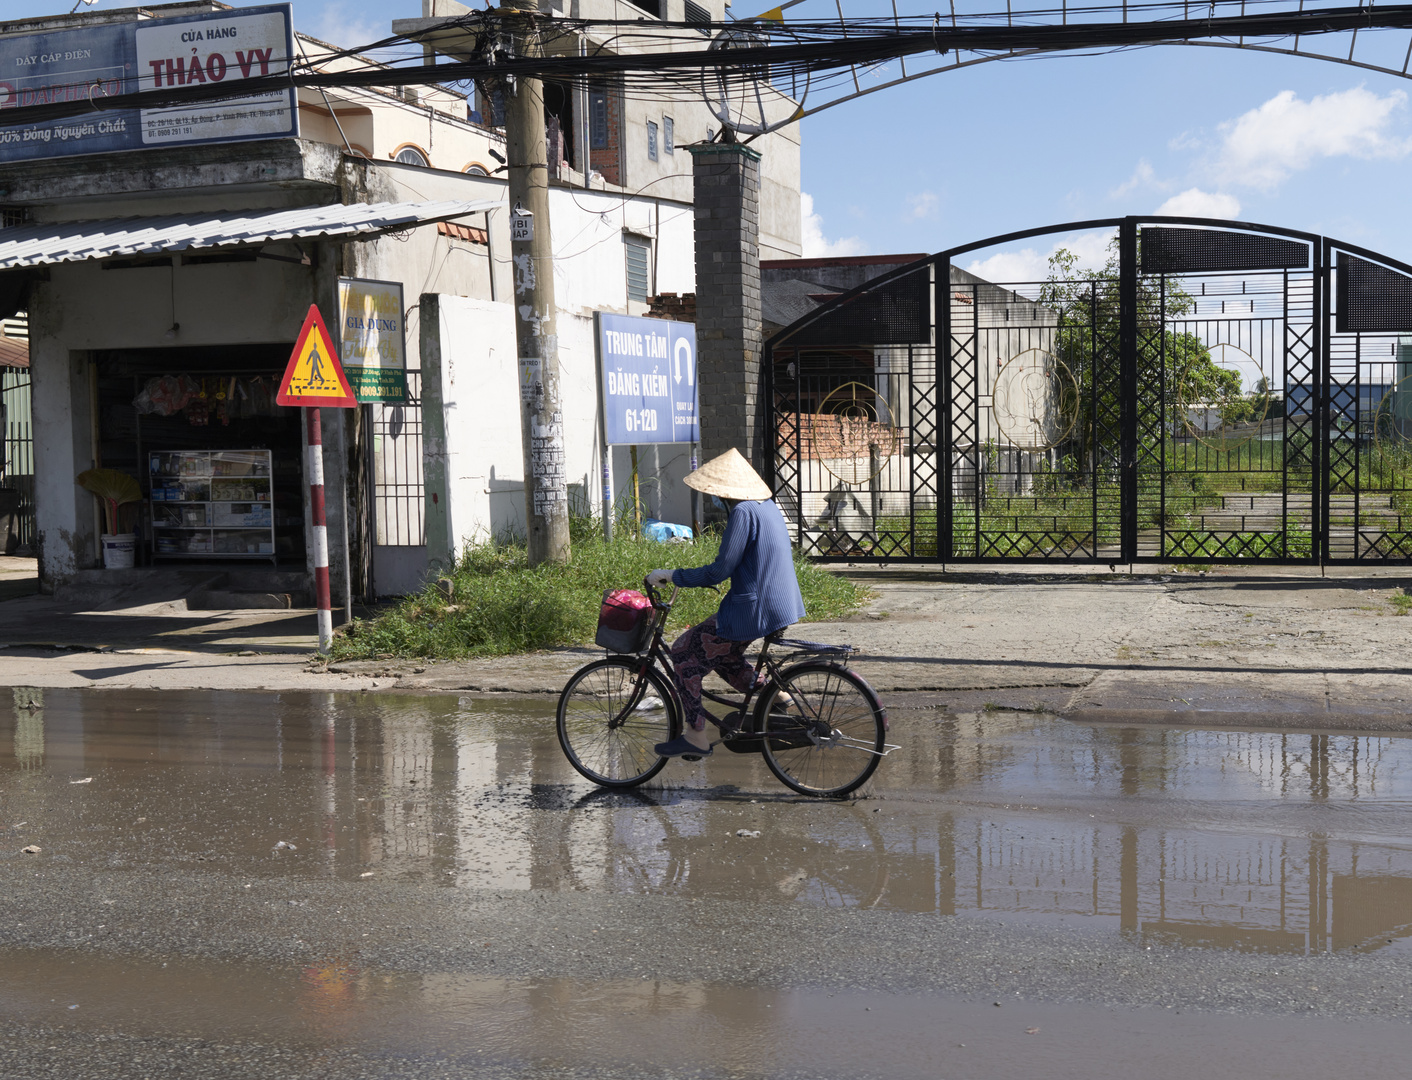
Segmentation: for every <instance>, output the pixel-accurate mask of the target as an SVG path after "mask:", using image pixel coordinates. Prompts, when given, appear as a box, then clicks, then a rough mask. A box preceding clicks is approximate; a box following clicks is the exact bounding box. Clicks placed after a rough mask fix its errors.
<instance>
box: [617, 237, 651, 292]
mask: <svg viewBox="0 0 1412 1080" xmlns="http://www.w3.org/2000/svg"><path fill="white" fill-rule="evenodd" d="M651 246H652V241H650V240H647V239H644V238H643V237H640V236H624V237H623V253H624V255H625V256H626V260H627V267H628V299H629V300H638V301H640V302H641V303H644V304H645V303H647V296H648V294H649V293H650V292H651V291H652V282H651V280H650V278H649V274H648V267H649V266H650V265H651V260H650V259H649V258H648V254H649V251H650V248H651Z"/></svg>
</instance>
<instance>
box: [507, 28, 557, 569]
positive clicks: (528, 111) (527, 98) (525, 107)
mask: <svg viewBox="0 0 1412 1080" xmlns="http://www.w3.org/2000/svg"><path fill="white" fill-rule="evenodd" d="M501 12H502V13H503V14H505V15H506V16H507V17H508V21H509V24H510V31H511V34H512V35H513V40H514V55H515V56H516V57H527V56H540V55H542V54H543V47H542V45H541V42H540V38H539V28H538V26H537V23H538V20H539V4H538V2H537V0H506V4H505V6H504V7H502V8H501ZM504 94H505V144H506V146H505V148H506V152H507V155H508V157H509V161H508V165H509V173H510V207H511V210H510V254H511V256H512V258H513V260H514V279H515V295H514V298H513V301H512V302H513V303H514V306H515V341H516V344H517V345H518V349H519V381H520V430H521V443H522V446H523V449H524V459H525V525H526V532H527V534H528V535H527V539H528V541H529V564H530V565H531V566H538V565H539V564H540V563H544V562H555V563H566V562H568V561H569V495H568V489H567V487H566V486H565V478H564V460H565V459H564V414H563V410H562V409H561V407H560V404H559V335H558V333H557V329H556V322H557V319H556V308H555V304H554V250H553V247H552V244H551V236H550V232H549V151H548V147H547V146H546V145H545V136H544V84H543V83H542V82H541V81H540V80H539V79H532V78H525V77H524V76H515V77H513V78H512V79H508V80H506V82H505V84H504Z"/></svg>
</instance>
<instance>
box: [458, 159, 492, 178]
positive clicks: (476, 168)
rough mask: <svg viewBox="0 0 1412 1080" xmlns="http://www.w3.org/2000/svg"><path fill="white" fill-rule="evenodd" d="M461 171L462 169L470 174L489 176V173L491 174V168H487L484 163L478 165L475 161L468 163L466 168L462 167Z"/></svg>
mask: <svg viewBox="0 0 1412 1080" xmlns="http://www.w3.org/2000/svg"><path fill="white" fill-rule="evenodd" d="M461 171H462V172H463V173H466V174H467V175H468V176H489V175H490V170H489V169H487V168H486V167H485V166H484V165H477V164H476V163H475V162H471V163H470V164H469V165H467V166H466V167H465V168H464V169H462V170H461Z"/></svg>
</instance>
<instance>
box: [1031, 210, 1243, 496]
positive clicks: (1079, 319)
mask: <svg viewBox="0 0 1412 1080" xmlns="http://www.w3.org/2000/svg"><path fill="white" fill-rule="evenodd" d="M1118 283H1119V253H1118V240H1117V237H1116V236H1115V237H1114V238H1113V240H1112V241H1110V242H1109V245H1108V251H1107V258H1106V261H1105V262H1104V265H1103V267H1102V268H1101V269H1098V270H1086V269H1084V268H1082V267H1081V266H1080V263H1079V258H1078V256H1077V255H1076V254H1074V252H1072V251H1070V250H1069V249H1068V248H1059V249H1058V250H1056V251H1055V252H1054V254H1053V255H1051V256H1050V257H1049V277H1048V280H1047V281H1046V283H1045V284H1044V286H1043V287H1042V289H1041V292H1040V302H1041V303H1043V304H1045V305H1046V306H1048V307H1050V308H1052V309H1053V310H1054V311H1055V313H1056V314H1057V316H1058V328H1057V332H1056V334H1055V339H1054V340H1055V353H1056V355H1057V356H1058V358H1059V359H1060V360H1061V361H1062V362H1063V363H1064V364H1065V366H1067V367H1068V369H1069V370H1070V372H1072V373H1073V375H1074V379H1075V382H1076V383H1077V384H1078V387H1079V393H1078V401H1077V402H1076V403H1075V410H1076V412H1077V416H1076V422H1075V423H1074V425H1073V428H1072V434H1071V436H1070V445H1069V446H1067V447H1065V448H1062V452H1063V453H1064V454H1065V456H1071V457H1072V459H1073V460H1074V462H1075V463H1076V466H1077V471H1078V472H1079V473H1080V474H1081V475H1085V476H1086V475H1088V474H1089V473H1090V472H1091V471H1093V470H1101V469H1102V468H1103V465H1104V464H1105V463H1107V462H1115V461H1116V460H1117V457H1118V448H1119V440H1120V438H1121V424H1120V417H1121V409H1122V389H1123V388H1122V385H1121V382H1120V368H1121V364H1120V357H1119V347H1120V306H1119V304H1120V299H1119V286H1118ZM1194 307H1195V301H1194V300H1193V298H1192V297H1191V296H1190V295H1189V294H1188V293H1187V292H1185V291H1184V290H1183V289H1182V288H1181V287H1180V286H1179V285H1177V284H1175V283H1174V282H1173V281H1171V280H1170V279H1166V280H1164V279H1158V278H1146V277H1143V276H1141V275H1139V276H1138V282H1137V313H1138V333H1137V354H1138V355H1137V372H1138V385H1137V407H1138V416H1139V440H1140V441H1151V440H1152V438H1153V436H1154V434H1156V432H1155V431H1154V427H1156V428H1158V429H1160V432H1161V433H1162V434H1168V435H1170V434H1177V433H1180V432H1183V431H1185V430H1187V429H1188V426H1189V420H1188V416H1189V409H1190V408H1191V407H1193V406H1198V405H1205V406H1211V407H1214V408H1216V409H1217V410H1218V412H1219V415H1220V416H1221V418H1222V421H1223V422H1224V423H1228V424H1229V423H1239V422H1241V421H1242V420H1247V419H1250V418H1252V417H1253V416H1254V415H1255V413H1256V411H1257V407H1256V405H1255V403H1254V396H1253V395H1252V396H1251V397H1247V396H1246V395H1244V394H1242V392H1241V380H1240V373H1239V372H1236V371H1231V370H1228V369H1226V368H1223V367H1221V366H1220V365H1218V364H1217V363H1216V362H1215V361H1214V360H1212V358H1211V350H1210V349H1209V348H1208V347H1207V346H1206V344H1205V343H1204V342H1202V340H1201V339H1200V338H1199V337H1197V336H1196V335H1195V334H1191V333H1186V332H1177V331H1173V330H1170V329H1168V325H1169V320H1171V319H1174V318H1180V317H1181V316H1183V315H1187V314H1190V313H1191V311H1192V310H1193V308H1194ZM1265 396H1266V395H1265V394H1264V393H1262V394H1261V395H1260V399H1261V400H1262V401H1263V400H1264V398H1265ZM1159 417H1160V423H1159V424H1158V425H1153V424H1152V423H1150V422H1148V421H1150V420H1151V419H1155V418H1159ZM1157 437H1160V435H1157Z"/></svg>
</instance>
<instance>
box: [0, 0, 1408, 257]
mask: <svg viewBox="0 0 1412 1080" xmlns="http://www.w3.org/2000/svg"><path fill="white" fill-rule="evenodd" d="M74 2H75V0H0V18H3V19H11V18H21V17H24V16H27V15H39V14H53V13H56V12H67V11H69V10H70V9H71V8H73V6H74ZM133 2H134V0H99V2H98V3H97V4H96V5H95V10H101V9H103V8H115V7H120V6H130V5H131V4H132V3H133ZM963 5H965V7H964V9H965V10H986V9H989V8H991V7H993V6H997V5H995V4H993V2H991V0H986V2H984V3H981V2H980V0H977V2H976V3H970V4H968V3H967V0H962V5H958V6H963ZM758 6H759V7H760V8H761V9H762V10H763V9H764V7H766V6H767V5H766V4H765V3H763V2H761V3H759V5H758ZM1017 6H1019V5H1018V4H1017ZM747 7H749V0H735V7H734V8H733V9H732V10H733V12H734V14H736V15H738V16H744V15H746V14H752V13H755V12H754V8H750V10H749V11H747V10H746V8H747ZM897 7H898V10H899V11H900V12H901V13H902V14H903V15H907V14H925V13H927V12H929V11H930V10H933V9H935V7H936V3H935V0H932V2H931V4H930V5H927V4H919V3H918V0H897ZM843 10H844V13H845V15H847V16H850V17H869V16H881V15H886V14H890V12H891V10H892V8H891V2H890V0H882V2H880V3H879V2H876V0H844V2H843ZM294 14H295V25H296V27H298V28H299V29H300V30H303V31H305V32H306V33H310V34H312V35H313V36H315V37H318V38H321V39H323V40H325V41H329V42H332V43H334V44H337V45H344V46H351V45H356V44H361V43H366V42H370V41H374V40H377V39H378V38H380V37H384V36H386V35H387V34H388V33H389V32H390V24H391V21H392V20H393V19H398V18H410V17H416V16H420V15H421V0H294ZM834 14H835V8H834V0H806V2H805V3H803V4H800V5H799V6H797V7H795V8H792V9H791V10H790V11H789V12H787V14H786V17H787V18H789V17H802V18H813V19H820V18H827V17H830V16H833V15H834ZM1363 35H1364V36H1363V37H1361V38H1360V44H1359V49H1360V52H1359V54H1358V55H1359V56H1362V55H1363V52H1362V50H1364V49H1372V50H1374V52H1373V53H1369V55H1370V56H1371V55H1375V54H1376V55H1378V56H1380V57H1381V58H1383V59H1387V58H1392V59H1393V62H1394V63H1395V65H1396V66H1399V67H1400V66H1401V63H1402V60H1403V56H1404V53H1406V51H1407V49H1408V45H1409V40H1410V39H1412V35H1409V33H1408V32H1406V31H1402V32H1396V31H1391V32H1387V33H1383V34H1376V35H1374V34H1370V33H1369V32H1368V31H1364V32H1363ZM887 77H888V76H887V75H886V74H885V73H879V72H872V73H864V74H863V76H862V85H863V86H864V87H865V88H866V86H867V85H869V84H870V80H871V82H872V83H876V82H878V81H885V80H886V78H887ZM1409 93H1412V81H1409V80H1407V79H1403V78H1399V77H1396V76H1389V75H1383V74H1380V73H1377V72H1371V71H1366V70H1360V69H1357V68H1353V67H1349V66H1345V65H1340V64H1333V63H1329V62H1326V61H1320V60H1313V59H1305V58H1297V57H1287V56H1271V55H1264V54H1259V53H1253V52H1249V51H1244V50H1236V49H1218V48H1197V47H1190V46H1186V47H1183V46H1176V47H1172V46H1168V47H1155V48H1149V49H1143V50H1137V51H1132V52H1126V53H1117V54H1108V55H1099V56H1084V57H1077V56H1071V57H1053V58H1043V59H1031V60H1024V61H1005V62H997V63H988V64H981V65H978V66H976V67H972V68H966V69H962V70H959V71H953V72H948V73H944V74H940V75H936V76H932V77H929V78H926V79H920V80H917V81H915V82H913V83H910V84H907V85H904V86H900V87H894V88H891V89H888V90H883V91H880V92H878V93H875V94H872V95H869V96H865V97H861V98H859V99H857V100H855V101H851V102H846V103H844V104H841V105H838V106H836V107H833V108H830V109H827V110H825V111H823V112H821V113H819V114H818V115H817V116H814V117H810V118H808V119H806V120H805V121H804V122H803V130H802V145H803V181H802V185H801V186H802V190H803V192H804V200H803V209H804V216H803V228H804V245H805V252H804V254H805V255H806V256H819V255H830V254H838V255H852V254H896V253H923V252H926V253H930V252H935V251H941V250H944V249H946V248H949V247H953V246H959V245H963V244H969V243H973V242H976V241H979V240H983V239H985V238H987V237H990V236H996V235H999V234H1004V233H1008V232H1015V231H1019V230H1022V229H1030V228H1037V227H1041V226H1047V225H1052V224H1059V223H1063V222H1071V221H1080V220H1084V219H1091V218H1099V217H1112V216H1120V215H1124V214H1149V213H1170V214H1190V215H1195V216H1209V217H1222V218H1235V219H1239V220H1243V221H1253V222H1260V223H1264V224H1269V225H1278V226H1284V227H1289V228H1295V229H1302V230H1307V231H1310V232H1316V233H1321V234H1323V235H1326V236H1332V237H1336V238H1337V239H1340V240H1344V241H1346V242H1349V243H1353V244H1357V245H1360V246H1363V247H1367V248H1370V249H1372V250H1374V251H1377V252H1381V253H1383V254H1386V255H1388V256H1391V257H1392V258H1395V259H1400V260H1403V261H1407V262H1412V215H1410V214H1409V212H1408V198H1409V192H1412V184H1409V183H1408V180H1409V179H1412V105H1409V100H1408V99H1409ZM818 101H819V99H818V97H817V96H815V97H814V99H813V100H807V99H806V102H805V104H806V106H807V105H811V104H816V103H818ZM1060 242H1062V243H1063V244H1065V245H1066V246H1068V247H1070V248H1071V249H1072V250H1074V251H1076V252H1077V253H1078V254H1079V255H1080V257H1081V259H1082V260H1083V261H1084V262H1085V263H1086V264H1088V265H1097V264H1099V263H1101V262H1102V258H1103V248H1104V245H1105V243H1106V237H1104V236H1102V235H1093V234H1087V235H1075V234H1068V233H1065V234H1060V235H1059V236H1058V238H1057V239H1056V238H1053V237H1045V238H1040V239H1035V240H1032V241H1028V242H1026V243H1020V244H1009V245H1002V246H1000V247H998V248H991V249H986V250H983V251H977V252H976V253H974V254H972V255H968V256H965V257H962V258H959V259H958V260H957V261H958V262H959V263H961V265H964V266H967V267H968V268H970V269H973V270H976V271H977V272H979V273H981V274H982V275H983V276H986V277H989V278H991V279H992V280H1000V281H1023V280H1034V279H1036V278H1042V277H1044V276H1045V263H1046V260H1047V257H1048V255H1049V253H1050V251H1051V250H1052V249H1053V247H1054V246H1055V245H1056V243H1060Z"/></svg>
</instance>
